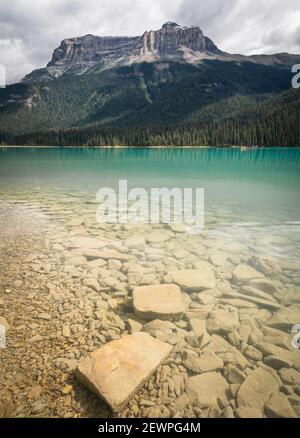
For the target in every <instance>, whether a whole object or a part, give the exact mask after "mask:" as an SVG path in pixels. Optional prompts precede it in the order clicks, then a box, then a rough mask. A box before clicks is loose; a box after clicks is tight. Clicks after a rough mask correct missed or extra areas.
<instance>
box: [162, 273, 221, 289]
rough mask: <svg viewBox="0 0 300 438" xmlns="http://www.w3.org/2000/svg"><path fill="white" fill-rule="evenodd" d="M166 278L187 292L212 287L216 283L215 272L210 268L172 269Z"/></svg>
mask: <svg viewBox="0 0 300 438" xmlns="http://www.w3.org/2000/svg"><path fill="white" fill-rule="evenodd" d="M168 278H169V279H170V280H171V281H172V282H173V283H176V284H178V286H180V287H182V289H184V290H186V291H187V292H201V291H204V290H208V289H214V287H215V285H216V278H215V274H214V273H213V271H212V270H210V269H206V270H205V269H203V270H200V269H185V270H182V271H174V272H170V273H169V274H168Z"/></svg>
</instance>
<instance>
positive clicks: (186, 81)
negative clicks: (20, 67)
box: [0, 22, 300, 145]
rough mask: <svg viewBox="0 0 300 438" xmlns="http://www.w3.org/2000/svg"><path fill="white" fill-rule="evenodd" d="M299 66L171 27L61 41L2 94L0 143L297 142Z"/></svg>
mask: <svg viewBox="0 0 300 438" xmlns="http://www.w3.org/2000/svg"><path fill="white" fill-rule="evenodd" d="M297 63H300V55H290V54H287V53H282V54H275V55H253V56H248V57H247V56H244V55H239V54H229V53H226V52H223V51H222V50H220V49H219V48H218V47H217V46H216V45H215V44H214V42H213V41H212V40H211V39H209V38H208V37H206V36H205V35H204V34H203V32H202V31H201V29H200V28H199V27H198V26H191V27H182V26H179V25H178V24H176V23H173V22H167V23H165V24H164V25H163V26H162V28H161V29H159V30H157V31H147V32H145V33H144V34H143V35H142V36H137V37H98V36H93V35H85V36H82V37H78V38H70V39H66V40H64V41H62V42H61V44H60V46H59V47H58V48H57V49H55V50H54V53H53V56H52V59H51V61H50V62H49V63H48V65H47V66H46V67H45V68H43V69H38V70H35V71H33V72H32V73H30V74H29V75H27V76H26V77H25V78H24V79H23V80H22V81H21V82H20V83H19V84H14V85H11V86H9V87H7V88H6V89H1V90H0V141H1V139H2V141H4V142H9V143H11V142H14V143H29V144H37V143H42V144H45V143H47V144H89V145H92V144H132V145H135V144H137V145H138V144H145V145H147V144H167V143H169V144H220V145H223V144H241V142H242V143H243V144H248V143H249V144H266V145H268V144H270V145H277V144H278V145H280V144H284V145H285V144H288V145H290V144H293V145H294V144H300V136H299V125H300V123H299V109H300V105H299V103H300V101H299V90H293V89H291V78H292V73H291V67H292V65H294V64H297ZM192 133H193V134H192ZM215 142H217V143H215Z"/></svg>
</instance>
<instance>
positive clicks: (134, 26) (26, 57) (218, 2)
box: [0, 0, 300, 82]
mask: <svg viewBox="0 0 300 438" xmlns="http://www.w3.org/2000/svg"><path fill="white" fill-rule="evenodd" d="M167 20H174V21H177V22H179V23H180V24H184V25H191V24H196V25H199V26H200V27H201V28H202V29H203V31H204V32H205V34H206V35H208V36H210V37H211V38H212V39H213V40H215V42H216V43H217V45H219V47H220V48H221V49H223V50H227V51H230V52H235V53H236V52H240V53H245V54H249V53H254V52H258V53H261V52H267V53H272V52H273V53H274V52H279V51H290V52H298V53H300V41H299V40H300V35H299V22H300V4H299V0H290V1H289V2H288V3H287V2H286V3H285V4H284V6H283V5H282V0H264V1H263V0H152V1H151V3H149V2H146V1H145V0H10V1H7V0H0V53H1V59H0V63H1V64H3V65H5V67H6V69H7V76H8V80H9V82H14V81H17V80H19V79H21V78H22V77H23V76H24V75H25V74H27V73H29V72H30V71H31V70H32V69H34V68H40V67H43V66H44V65H45V64H46V63H47V62H48V61H49V59H50V58H51V55H52V52H53V50H54V49H55V47H57V46H58V45H59V44H60V41H61V40H63V39H64V38H69V37H74V36H79V35H83V34H87V33H93V34H96V35H141V34H142V33H143V32H144V31H145V30H150V29H158V28H159V27H160V26H161V25H162V23H163V22H165V21H167Z"/></svg>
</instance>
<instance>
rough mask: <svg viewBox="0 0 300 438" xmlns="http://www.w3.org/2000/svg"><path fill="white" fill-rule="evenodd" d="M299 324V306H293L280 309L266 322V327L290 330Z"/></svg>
mask: <svg viewBox="0 0 300 438" xmlns="http://www.w3.org/2000/svg"><path fill="white" fill-rule="evenodd" d="M299 322H300V304H293V305H292V306H289V307H284V308H283V309H280V310H279V311H278V312H277V313H275V315H273V317H272V318H271V319H270V321H268V324H267V325H268V326H270V327H274V328H277V329H282V330H290V329H292V328H293V326H294V325H296V324H299Z"/></svg>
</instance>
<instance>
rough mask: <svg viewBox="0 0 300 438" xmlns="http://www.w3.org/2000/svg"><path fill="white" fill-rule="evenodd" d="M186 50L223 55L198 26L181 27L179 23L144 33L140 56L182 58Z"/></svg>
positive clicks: (166, 24) (168, 24) (167, 24)
mask: <svg viewBox="0 0 300 438" xmlns="http://www.w3.org/2000/svg"><path fill="white" fill-rule="evenodd" d="M185 50H190V51H193V52H200V53H206V54H212V55H214V54H217V53H221V52H220V50H219V49H218V48H217V47H216V46H215V44H214V43H213V42H212V41H211V40H210V39H209V38H207V37H205V36H204V35H203V32H202V30H201V29H200V28H199V27H198V26H191V27H181V26H179V25H178V24H177V23H172V22H168V23H165V24H164V25H163V27H162V28H161V29H159V30H158V31H150V32H145V33H144V35H143V37H142V44H141V48H140V54H141V55H147V54H156V55H159V56H181V55H182V54H183V53H184V51H185Z"/></svg>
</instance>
